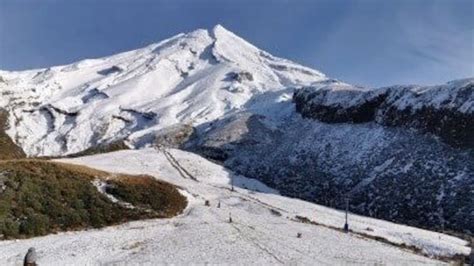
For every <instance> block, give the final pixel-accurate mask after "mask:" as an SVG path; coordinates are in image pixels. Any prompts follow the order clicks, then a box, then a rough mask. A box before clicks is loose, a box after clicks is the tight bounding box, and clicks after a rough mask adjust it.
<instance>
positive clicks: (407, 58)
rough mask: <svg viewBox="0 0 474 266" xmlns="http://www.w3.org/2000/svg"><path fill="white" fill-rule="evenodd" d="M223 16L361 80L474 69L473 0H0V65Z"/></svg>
mask: <svg viewBox="0 0 474 266" xmlns="http://www.w3.org/2000/svg"><path fill="white" fill-rule="evenodd" d="M218 23H219V24H222V25H223V26H224V27H226V28H227V29H229V30H231V31H233V32H234V33H236V34H237V35H239V36H241V37H243V38H244V39H246V40H248V41H249V42H251V43H253V44H254V45H256V46H258V47H260V48H262V49H264V50H266V51H268V52H270V53H272V54H274V55H277V56H280V57H284V58H288V59H291V60H294V61H296V62H299V63H302V64H304V65H307V66H310V67H313V68H315V69H318V70H320V71H322V72H323V73H326V74H327V75H329V76H331V77H334V78H337V79H341V80H344V81H347V82H350V83H354V84H358V85H366V86H384V85H392V84H408V83H410V84H413V83H417V84H437V83H444V82H446V81H449V80H452V79H458V78H465V77H472V76H474V65H473V62H474V1H471V0H398V1H395V0H394V1H389V0H385V1H383V0H379V1H378V0H360V1H358V0H346V1H343V0H319V1H318V0H313V1H310V0H273V1H270V0H268V1H264V0H253V1H252V0H241V1H238V0H220V1H218V0H203V1H199V0H188V1H184V0H175V1H172V0H167V1H151V0H102V1H99V0H96V1H92V0H82V1H77V0H64V1H59V0H44V1H41V0H14V1H13V0H0V69H3V70H23V69H30V68H38V67H48V66H52V65H59V64H67V63H71V62H74V61H77V60H80V59H84V58H94V57H101V56H106V55H110V54H114V53H117V52H121V51H126V50H131V49H136V48H139V47H142V46H145V45H147V44H149V43H153V42H157V41H160V40H162V39H164V38H168V37H170V36H172V35H175V34H177V33H180V32H187V31H192V30H194V29H197V28H211V27H212V26H214V25H215V24H218Z"/></svg>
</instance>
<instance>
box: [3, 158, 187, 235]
mask: <svg viewBox="0 0 474 266" xmlns="http://www.w3.org/2000/svg"><path fill="white" fill-rule="evenodd" d="M94 182H96V183H97V182H101V183H102V184H105V187H106V189H105V192H106V193H107V194H108V195H107V194H105V193H104V192H103V191H100V189H98V187H97V186H95V185H94ZM114 197H115V200H113V199H114ZM117 199H118V201H117ZM186 204H187V201H186V199H185V197H184V196H182V195H181V194H180V193H179V192H178V191H177V189H176V187H174V186H173V185H171V184H168V183H165V182H161V181H158V180H155V179H153V178H151V177H149V176H124V175H116V176H111V175H110V174H108V173H105V172H102V171H97V170H94V169H90V168H87V167H82V166H75V165H68V164H63V163H53V162H48V161H37V160H13V161H0V239H12V238H27V237H33V236H39V235H46V234H50V233H55V232H59V231H69V230H79V229H85V228H99V227H103V226H107V225H113V224H118V223H123V222H126V221H131V220H138V219H146V218H167V217H172V216H175V215H177V214H179V213H180V212H181V211H182V210H183V209H184V208H185V207H186Z"/></svg>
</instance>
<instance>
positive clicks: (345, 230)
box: [344, 197, 349, 233]
mask: <svg viewBox="0 0 474 266" xmlns="http://www.w3.org/2000/svg"><path fill="white" fill-rule="evenodd" d="M348 212H349V198H348V197H346V222H345V223H344V232H346V233H347V232H349V224H348V223H347V213H348Z"/></svg>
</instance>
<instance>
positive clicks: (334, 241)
mask: <svg viewBox="0 0 474 266" xmlns="http://www.w3.org/2000/svg"><path fill="white" fill-rule="evenodd" d="M61 161H63V162H68V163H74V164H83V165H87V166H90V167H95V168H98V169H101V170H106V171H110V172H121V173H129V174H149V175H152V176H154V177H156V178H158V179H162V180H165V181H168V182H170V183H173V184H175V185H178V186H180V187H181V191H182V192H183V194H184V195H186V196H187V197H188V200H189V205H188V207H187V208H186V210H185V211H184V213H183V214H182V215H180V216H178V217H175V218H172V219H161V220H160V219H155V220H147V221H137V222H130V223H126V224H122V225H119V226H111V227H107V228H103V229H98V230H86V231H79V232H68V233H61V234H57V235H49V236H45V237H37V238H33V239H27V240H15V241H2V242H0V265H21V263H22V259H23V256H24V254H25V252H26V251H27V250H28V248H29V247H35V248H36V249H37V251H38V258H39V259H38V263H39V264H40V265H71V264H76V265H77V264H80V265H85V264H87V265H95V264H114V265H130V264H149V265H152V264H157V263H174V264H206V263H213V264H215V263H225V264H238V265H246V264H306V265H315V264H317V265H348V264H372V265H373V264H379V265H380V264H388V265H418V264H429V265H432V264H443V262H441V261H438V260H435V259H430V258H427V257H425V256H421V255H419V254H414V253H413V252H411V251H409V250H404V249H400V248H398V247H395V246H393V245H389V244H386V243H382V242H379V241H375V240H373V239H369V238H366V237H363V236H361V235H359V234H357V233H348V234H345V233H343V232H341V231H338V230H335V229H331V228H329V227H327V226H332V227H341V226H342V225H343V224H344V213H343V212H340V211H337V210H333V209H329V208H326V207H322V206H319V205H316V204H312V203H308V202H304V201H301V200H297V199H291V198H286V197H283V196H280V195H279V194H278V192H277V191H275V190H273V189H270V188H268V187H266V186H265V185H263V184H261V183H259V182H258V181H256V180H252V179H247V178H245V177H242V176H236V175H234V174H232V173H230V172H229V171H228V170H226V169H225V168H223V167H221V166H219V165H217V164H214V163H212V162H210V161H207V160H206V159H203V158H202V157H200V156H198V155H195V154H192V153H188V152H185V151H181V150H162V151H157V150H154V149H143V150H127V151H119V152H114V153H108V154H100V155H95V156H88V157H82V158H75V159H62V160H61ZM231 180H233V183H234V186H235V190H234V191H231V189H230V187H231ZM245 187H246V188H247V189H245ZM205 200H209V201H210V204H211V206H210V207H207V206H205V204H204V202H205ZM219 202H220V208H218V207H217V205H218V203H219ZM229 215H231V217H232V221H233V222H232V223H229V222H228V220H229ZM296 215H299V216H303V217H307V218H308V219H310V220H312V221H315V222H317V223H319V224H323V225H327V226H321V225H314V224H307V223H302V222H298V221H296V220H295V216H296ZM349 224H350V228H351V229H352V230H354V231H355V232H362V233H365V234H370V235H374V236H380V237H384V238H386V239H388V240H389V241H391V242H393V243H405V244H406V245H413V246H416V247H418V248H420V249H422V252H423V253H424V254H426V255H428V256H450V255H454V254H456V253H459V254H469V252H470V248H469V247H466V244H467V243H466V242H465V241H463V240H460V239H457V238H454V237H451V236H447V235H443V234H438V233H434V232H430V231H426V230H421V229H417V228H412V227H408V226H402V225H397V224H393V223H390V222H385V221H381V220H376V219H371V218H366V217H362V216H357V215H350V216H349ZM298 233H301V234H302V236H301V238H298V237H297V234H298Z"/></svg>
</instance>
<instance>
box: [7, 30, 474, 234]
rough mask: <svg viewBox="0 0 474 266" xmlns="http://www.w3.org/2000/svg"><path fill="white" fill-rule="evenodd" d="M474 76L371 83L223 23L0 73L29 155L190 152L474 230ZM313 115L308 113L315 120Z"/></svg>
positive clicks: (435, 224) (301, 189)
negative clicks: (120, 147)
mask: <svg viewBox="0 0 474 266" xmlns="http://www.w3.org/2000/svg"><path fill="white" fill-rule="evenodd" d="M473 84H474V79H465V80H459V81H454V82H450V83H448V84H446V85H441V86H433V87H424V86H392V87H387V88H381V89H368V88H360V87H356V86H352V85H350V84H346V83H343V82H340V81H337V80H334V79H331V78H328V77H326V76H325V75H324V74H322V73H320V72H319V71H316V70H313V69H310V68H307V67H304V66H301V65H299V64H296V63H293V62H291V61H288V60H285V59H281V58H278V57H275V56H272V55H270V54H269V53H267V52H265V51H262V50H260V49H258V48H257V47H255V46H253V45H251V44H250V43H248V42H246V41H245V40H243V39H242V38H240V37H238V36H236V35H235V34H233V33H231V32H230V31H228V30H226V29H224V28H223V27H222V26H219V25H218V26H216V27H214V28H213V29H211V30H196V31H194V32H191V33H187V34H179V35H176V36H174V37H172V38H170V39H167V40H164V41H162V42H160V43H157V44H151V45H149V46H147V47H144V48H142V49H138V50H134V51H130V52H125V53H121V54H117V55H113V56H109V57H104V58H100V59H88V60H83V61H80V62H77V63H73V64H70V65H65V66H56V67H51V68H48V69H38V70H29V71H20V72H9V71H0V95H1V98H0V109H4V111H3V112H4V113H7V114H8V129H7V131H6V133H7V134H8V135H9V136H10V137H11V139H12V140H13V141H14V142H15V143H16V144H17V145H19V146H20V147H21V148H22V149H23V150H24V151H25V153H26V154H27V155H29V156H45V155H54V156H57V155H66V154H73V153H77V152H80V151H83V150H86V149H88V148H91V147H96V146H100V145H104V144H106V143H114V142H122V141H123V142H124V143H125V144H126V145H127V146H129V147H131V148H143V147H145V146H149V145H158V146H171V147H177V148H181V149H187V150H189V151H193V152H195V153H199V154H201V155H203V156H206V157H208V158H211V159H213V160H217V161H221V162H222V164H224V165H225V166H226V167H227V168H228V169H231V170H232V171H235V172H236V173H239V174H243V175H245V176H248V177H252V178H256V179H259V180H261V181H263V182H264V183H265V184H267V185H269V186H271V187H273V188H276V189H278V190H279V191H280V192H281V193H282V194H283V195H286V196H292V197H298V198H302V199H305V200H309V201H313V202H317V203H322V204H325V205H329V206H332V207H338V208H341V207H343V204H344V202H345V199H346V198H347V197H350V198H351V205H350V206H351V209H352V210H354V211H356V212H358V213H361V214H364V215H370V216H373V217H377V218H383V219H388V220H392V221H396V222H401V223H406V224H410V225H415V226H421V227H426V228H430V229H438V230H453V231H456V232H464V233H469V234H472V233H473V232H474V227H473V226H474V225H473V223H472V221H473V220H474V152H473V136H474V134H472V132H474V125H473V121H474V113H473V112H474V107H473V106H474V85H473ZM308 118H309V119H308Z"/></svg>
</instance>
